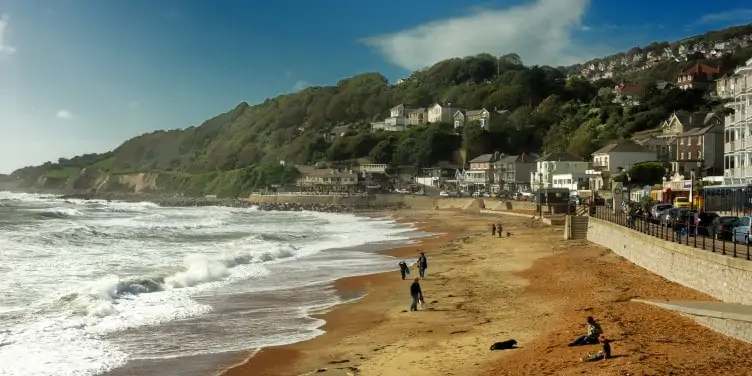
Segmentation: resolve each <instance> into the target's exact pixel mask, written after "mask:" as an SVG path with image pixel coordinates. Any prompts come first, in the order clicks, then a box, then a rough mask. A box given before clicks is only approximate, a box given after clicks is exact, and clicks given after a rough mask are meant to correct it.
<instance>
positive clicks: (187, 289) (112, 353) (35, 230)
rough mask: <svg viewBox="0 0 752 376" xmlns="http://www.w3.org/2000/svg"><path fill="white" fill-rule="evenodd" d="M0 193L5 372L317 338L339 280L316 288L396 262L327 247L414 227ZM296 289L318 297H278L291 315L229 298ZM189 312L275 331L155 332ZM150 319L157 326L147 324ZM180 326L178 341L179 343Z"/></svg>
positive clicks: (92, 368)
mask: <svg viewBox="0 0 752 376" xmlns="http://www.w3.org/2000/svg"><path fill="white" fill-rule="evenodd" d="M0 202H2V203H3V206H0V252H2V255H3V264H0V274H1V275H2V276H3V278H2V279H0V328H3V329H0V375H3V376H17V375H18V376H21V375H23V376H42V375H56V376H57V375H63V376H66V375H71V376H72V375H77V376H89V375H96V374H99V373H102V372H104V371H106V370H109V369H112V368H114V367H118V366H120V365H122V364H124V363H125V362H126V361H127V360H128V359H129V358H131V357H139V358H153V357H156V358H159V357H170V356H185V355H188V354H195V353H205V352H221V351H232V350H240V349H246V348H249V347H254V346H265V345H275V344H283V343H289V342H290V341H292V342H295V341H299V340H303V339H306V338H310V337H311V336H315V335H318V334H319V333H320V331H318V329H317V328H318V327H319V326H320V325H321V322H320V321H318V320H314V319H310V318H306V317H307V315H308V312H309V311H310V310H314V309H321V308H326V307H330V306H331V305H334V304H337V303H338V302H339V299H338V298H337V296H336V295H335V294H334V293H333V292H332V291H324V290H322V288H321V287H317V286H319V285H320V284H321V283H323V282H326V281H330V280H333V279H334V278H338V277H342V276H345V275H358V274H367V273H372V272H378V271H383V270H388V269H389V268H391V267H392V266H393V265H391V264H392V261H390V260H389V259H388V258H386V257H384V256H380V255H375V254H372V253H365V252H357V251H349V252H348V253H347V254H337V253H321V252H322V251H324V250H328V249H332V248H343V247H351V246H356V245H360V244H366V243H371V242H379V241H385V240H405V239H407V236H406V231H411V229H410V228H408V227H402V226H396V225H395V223H394V221H392V220H389V219H379V220H372V219H365V218H359V217H355V216H352V215H339V214H326V213H309V212H303V213H274V212H272V213H268V212H259V211H258V210H257V209H254V208H250V209H248V208H246V209H234V208H218V207H205V208H161V207H159V206H158V205H154V204H151V203H121V202H107V201H101V200H91V201H85V200H58V199H56V198H55V197H54V196H49V195H47V196H42V195H30V194H11V193H8V192H0ZM280 289H282V290H280ZM294 289H303V292H302V293H301V294H303V295H301V296H302V298H305V299H308V301H309V302H308V303H302V304H301V305H300V306H298V307H292V308H290V307H285V308H281V307H278V308H276V309H277V310H278V311H282V312H284V314H283V315H277V316H271V315H270V316H268V317H267V316H264V315H263V312H260V311H258V309H262V308H264V306H263V304H265V303H263V302H261V303H258V304H262V305H261V306H259V307H256V306H254V307H247V308H244V309H245V311H243V313H242V314H239V313H237V312H239V311H238V308H233V310H230V311H225V310H224V309H225V308H223V307H224V306H225V305H227V304H232V302H233V299H232V298H228V299H224V298H223V296H225V295H227V296H233V295H232V294H241V293H242V294H262V295H263V294H265V292H269V293H270V294H272V296H276V295H279V294H283V295H284V294H288V295H289V294H293V293H294V291H297V290H294ZM306 289H307V290H306ZM275 291H280V292H275ZM228 294H230V295H228ZM285 296H287V295H285ZM301 296H298V298H300V297H301ZM309 298H310V299H309ZM223 299H224V300H223ZM277 300H278V299H277ZM282 302H283V303H284V299H283V300H282ZM216 310H219V311H216ZM215 311H216V312H215ZM254 314H258V315H261V316H259V317H261V318H260V319H259V320H267V319H268V320H277V321H275V322H273V323H272V324H271V325H267V323H264V322H259V323H258V324H257V325H259V326H258V327H254V326H252V325H244V324H243V321H242V320H246V319H247V316H246V315H254ZM233 315H234V316H233ZM203 317H206V319H205V320H206V321H201V320H203V319H202V318H203ZM178 319H182V320H189V321H190V322H194V321H195V322H198V323H199V324H200V325H209V324H211V325H216V326H218V327H219V328H221V327H224V326H230V325H232V326H233V328H237V327H243V326H248V327H249V329H248V330H255V331H256V332H261V331H263V332H264V333H263V334H258V335H257V333H256V332H249V333H244V332H242V330H241V331H237V330H234V331H226V332H227V333H226V336H225V337H222V336H218V337H217V338H216V339H214V338H212V339H209V338H201V341H198V340H196V339H195V338H194V337H195V335H193V334H191V332H190V330H192V329H191V328H190V327H185V328H183V327H180V326H178V327H174V326H171V327H170V328H169V329H164V330H166V332H165V333H164V334H163V335H160V337H159V340H154V338H152V337H150V336H154V335H155V334H154V332H155V331H156V332H159V331H160V330H162V329H161V328H163V326H161V325H165V324H166V323H172V322H176V321H175V320H178ZM191 320H193V321H191ZM223 320H225V321H223ZM204 322H205V323H204ZM201 323H204V324H201ZM275 325H276V326H277V327H278V328H279V329H278V330H277V329H274V327H275ZM145 326H149V328H150V329H149V330H148V331H145V332H142V331H140V329H139V328H143V327H145ZM165 328H166V327H165ZM254 328H256V329H254ZM257 328H262V329H263V330H260V329H259V330H257ZM275 330H277V331H275ZM235 332H238V333H237V334H234V333H235ZM160 333H161V332H160ZM113 336H114V337H113ZM170 336H175V339H174V340H175V341H181V342H180V343H179V345H178V344H177V343H176V344H174V345H173V344H170V341H171V339H170V338H171V337H170ZM180 336H183V337H180ZM178 337H179V338H178ZM120 338H122V340H121V339H120Z"/></svg>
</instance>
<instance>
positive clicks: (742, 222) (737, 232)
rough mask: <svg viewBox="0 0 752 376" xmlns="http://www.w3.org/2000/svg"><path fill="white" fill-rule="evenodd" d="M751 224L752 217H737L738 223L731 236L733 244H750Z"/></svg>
mask: <svg viewBox="0 0 752 376" xmlns="http://www.w3.org/2000/svg"><path fill="white" fill-rule="evenodd" d="M751 224H752V217H750V216H748V215H745V216H743V217H739V221H738V222H736V225H735V226H734V229H733V230H732V231H733V233H732V234H731V236H732V238H731V239H732V240H733V242H734V243H747V244H750V239H749V235H750V225H751Z"/></svg>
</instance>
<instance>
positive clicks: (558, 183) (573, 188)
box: [551, 172, 590, 194]
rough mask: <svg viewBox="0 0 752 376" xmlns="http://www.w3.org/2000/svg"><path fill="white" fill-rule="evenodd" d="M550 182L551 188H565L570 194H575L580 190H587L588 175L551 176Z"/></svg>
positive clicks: (582, 173)
mask: <svg viewBox="0 0 752 376" xmlns="http://www.w3.org/2000/svg"><path fill="white" fill-rule="evenodd" d="M552 180H553V183H552V184H551V186H552V187H553V188H567V189H569V191H570V193H572V194H575V193H576V192H577V191H579V190H581V189H588V185H589V183H590V175H588V174H586V173H584V172H581V173H570V174H553V176H552Z"/></svg>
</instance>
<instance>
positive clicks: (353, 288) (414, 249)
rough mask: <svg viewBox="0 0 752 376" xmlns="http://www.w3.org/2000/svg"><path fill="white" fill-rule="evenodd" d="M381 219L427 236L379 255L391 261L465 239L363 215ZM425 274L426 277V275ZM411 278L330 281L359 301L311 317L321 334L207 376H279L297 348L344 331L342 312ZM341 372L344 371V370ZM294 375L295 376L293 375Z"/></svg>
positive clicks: (425, 225) (424, 225) (390, 275)
mask: <svg viewBox="0 0 752 376" xmlns="http://www.w3.org/2000/svg"><path fill="white" fill-rule="evenodd" d="M385 215H390V216H392V217H393V219H394V220H395V221H396V222H398V223H402V224H410V225H411V226H412V227H414V228H415V231H418V232H422V233H424V234H427V236H425V237H421V238H418V239H417V240H418V241H417V242H416V243H413V244H405V245H399V246H397V247H394V248H391V249H386V250H384V251H383V253H385V254H387V255H389V256H391V257H395V258H396V259H408V258H409V259H417V257H418V255H419V253H418V249H422V250H423V251H425V252H426V255H427V256H428V257H431V251H437V250H438V248H439V247H440V246H442V245H445V244H447V243H449V242H451V241H453V240H456V239H458V238H460V237H461V236H464V235H466V233H465V231H457V230H452V229H449V228H446V227H444V226H440V225H437V224H436V223H432V222H431V221H420V222H418V221H414V219H412V218H410V217H409V216H400V213H399V212H391V213H390V212H380V211H379V212H372V213H369V214H367V216H369V217H373V218H380V217H384V216H385ZM413 261H414V260H413ZM396 262H398V261H397V260H395V263H396ZM430 266H431V261H430V259H429V270H430ZM427 274H430V273H429V272H427ZM415 276H417V269H416V268H415V267H414V266H411V274H410V276H409V277H408V278H406V281H401V280H399V274H398V271H397V270H394V271H387V272H379V273H373V274H366V275H360V276H350V277H343V278H340V279H337V280H335V281H334V288H335V289H336V291H337V293H338V294H357V295H359V296H360V298H358V299H356V300H354V301H348V302H343V303H341V304H337V305H335V306H333V307H330V308H328V309H326V310H325V311H324V312H318V313H314V314H312V315H311V317H313V318H316V319H321V320H324V321H325V323H324V325H322V326H321V327H319V329H320V330H322V331H324V333H322V334H321V335H319V336H317V337H314V338H312V339H309V340H306V341H301V342H296V343H292V344H288V345H283V346H271V347H264V348H260V349H257V350H256V351H255V352H254V353H253V354H251V355H250V356H249V357H248V358H247V359H245V360H244V361H242V362H240V363H236V364H232V365H228V366H227V367H226V368H224V369H222V370H220V371H219V372H218V373H215V374H213V375H211V376H241V375H249V374H253V375H264V376H272V375H275V376H276V375H282V374H278V373H275V372H277V371H276V370H277V369H279V368H280V367H286V366H287V365H289V364H291V363H295V362H296V361H298V360H299V359H301V357H302V356H303V354H302V352H301V351H299V350H297V349H296V347H297V346H298V345H300V344H304V343H310V342H312V341H316V340H317V339H319V338H322V337H329V336H332V335H333V334H334V333H335V332H338V331H341V330H343V329H344V330H347V328H343V326H344V325H341V324H342V322H343V321H346V320H347V319H346V318H345V317H343V316H346V315H347V311H346V309H347V308H348V307H350V306H354V305H358V304H360V303H361V302H363V300H365V299H368V298H369V296H372V293H373V292H374V290H375V289H376V288H379V287H383V286H385V285H390V284H391V285H393V284H394V282H395V281H397V282H405V283H407V282H408V281H409V280H411V278H413V277H415ZM407 305H408V304H405V307H406V308H407ZM344 363H348V362H344V361H343V360H342V359H340V360H331V361H330V364H331V365H338V364H344ZM340 368H342V367H340ZM344 368H348V367H347V366H346V367H344ZM322 370H323V369H322V368H316V369H310V370H309V371H307V372H304V373H300V374H299V375H301V376H302V375H307V374H309V373H310V374H314V373H318V372H323V371H322ZM351 371H352V370H351ZM269 372H272V373H269ZM296 372H297V371H296ZM353 372H357V371H353ZM285 375H287V374H285ZM296 375H298V374H297V373H296Z"/></svg>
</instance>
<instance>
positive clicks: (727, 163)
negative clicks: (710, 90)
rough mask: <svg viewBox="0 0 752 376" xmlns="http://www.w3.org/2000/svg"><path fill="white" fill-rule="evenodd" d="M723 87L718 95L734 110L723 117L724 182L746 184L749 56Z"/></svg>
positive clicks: (751, 172)
mask: <svg viewBox="0 0 752 376" xmlns="http://www.w3.org/2000/svg"><path fill="white" fill-rule="evenodd" d="M727 80H728V82H726V83H725V85H727V90H726V91H725V92H724V95H723V96H722V97H721V98H723V99H726V100H728V103H726V107H728V108H731V109H732V110H734V114H731V115H728V116H726V118H725V122H724V123H725V127H724V128H725V131H724V133H725V137H724V141H725V144H724V146H723V150H724V172H723V176H724V179H723V180H724V183H726V184H749V183H752V155H750V154H751V153H750V146H751V145H752V131H750V128H749V125H750V124H752V103H751V102H750V93H752V59H749V60H747V61H746V62H745V65H743V66H740V67H737V68H736V69H735V70H734V73H733V75H731V76H729V77H728V78H727Z"/></svg>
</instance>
